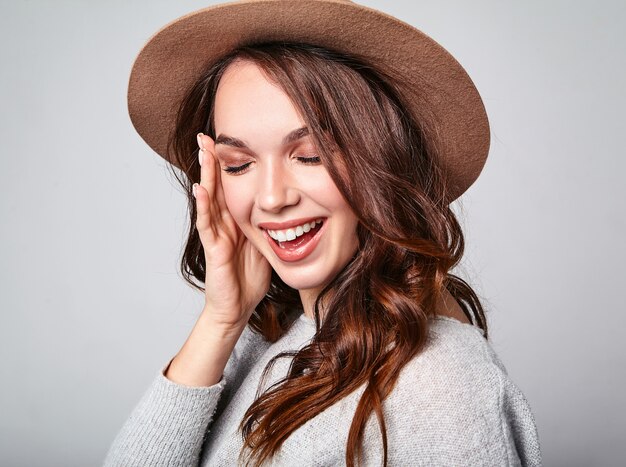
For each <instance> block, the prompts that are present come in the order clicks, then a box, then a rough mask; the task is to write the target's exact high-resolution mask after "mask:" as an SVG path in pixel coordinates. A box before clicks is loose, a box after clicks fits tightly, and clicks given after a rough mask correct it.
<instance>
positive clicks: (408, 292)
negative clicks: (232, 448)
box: [168, 42, 487, 466]
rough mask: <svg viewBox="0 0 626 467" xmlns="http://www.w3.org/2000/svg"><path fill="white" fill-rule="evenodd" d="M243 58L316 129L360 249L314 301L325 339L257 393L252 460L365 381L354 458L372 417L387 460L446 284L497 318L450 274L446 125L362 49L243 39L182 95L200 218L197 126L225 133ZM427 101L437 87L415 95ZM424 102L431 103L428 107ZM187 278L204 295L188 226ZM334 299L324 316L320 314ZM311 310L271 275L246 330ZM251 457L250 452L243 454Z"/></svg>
mask: <svg viewBox="0 0 626 467" xmlns="http://www.w3.org/2000/svg"><path fill="white" fill-rule="evenodd" d="M234 60H249V61H252V62H253V63H255V64H256V65H258V66H259V67H260V68H261V69H262V70H263V71H264V73H265V74H266V76H267V77H268V78H269V79H270V80H271V81H273V82H275V83H277V84H278V85H279V86H280V87H281V88H282V89H283V90H284V92H285V93H286V94H287V95H288V96H289V98H290V99H291V101H292V103H293V104H294V106H295V107H296V108H297V109H298V110H299V112H300V114H301V115H302V118H303V119H304V120H305V122H306V124H307V126H308V127H309V131H310V134H311V136H312V138H313V141H314V143H315V144H316V146H317V148H318V149H319V156H320V158H321V161H322V163H323V164H324V166H325V167H326V169H327V170H328V172H329V174H330V176H331V177H332V179H333V181H334V183H335V184H336V186H337V188H338V189H339V191H340V192H341V194H342V195H343V196H344V198H345V199H346V200H347V202H348V203H349V205H350V206H351V208H352V209H353V211H354V213H355V215H356V216H357V217H358V220H359V224H358V227H357V237H358V241H359V247H358V249H357V251H356V253H355V254H354V256H353V257H352V258H351V260H350V261H349V262H348V264H347V265H346V266H345V267H344V268H343V269H342V270H341V271H340V272H339V273H338V274H337V275H336V276H335V277H334V279H333V280H332V281H331V282H330V283H329V284H328V285H327V286H326V287H325V288H324V289H323V290H322V292H321V293H320V295H319V296H318V297H317V300H316V302H315V307H314V313H315V324H316V334H315V336H314V338H313V339H312V340H311V342H310V343H309V344H308V345H306V346H305V347H303V348H302V349H301V350H299V351H297V352H282V353H280V354H278V355H276V356H275V357H274V358H273V359H272V360H271V361H270V362H269V363H268V365H267V366H266V367H265V369H264V372H263V375H262V378H261V381H260V383H259V387H258V389H257V394H256V398H255V399H256V400H255V401H254V402H253V403H252V405H251V406H250V407H249V408H248V410H247V411H246V413H245V415H244V418H243V420H242V422H241V424H240V426H239V429H240V431H241V434H242V436H243V439H244V449H242V452H241V455H242V456H243V455H244V451H248V452H247V454H248V455H247V460H246V465H249V464H250V463H251V462H252V463H254V464H256V465H260V464H262V463H263V462H264V461H266V460H268V459H269V458H270V457H272V456H273V455H274V454H275V453H276V452H277V451H278V450H279V449H280V447H281V445H282V443H283V442H284V441H285V440H286V439H287V438H288V437H289V435H290V434H291V433H292V432H294V431H295V430H296V429H297V428H298V427H300V426H301V425H303V424H304V423H305V422H306V421H307V420H309V419H311V418H313V417H315V416H316V415H317V414H319V413H320V412H322V411H324V410H325V409H326V408H328V407H329V406H331V405H333V404H334V403H336V402H337V401H339V400H340V399H342V398H343V397H345V396H347V395H348V394H350V393H352V392H353V391H355V390H356V389H357V388H359V387H360V386H362V385H365V390H364V392H363V394H362V396H361V398H360V400H359V402H358V405H357V408H356V412H355V414H354V418H353V419H352V424H351V426H350V431H349V434H348V441H347V446H346V457H345V460H346V465H348V466H354V465H355V459H356V463H357V464H358V463H359V460H360V459H361V454H362V445H361V443H362V438H363V434H364V430H365V425H366V422H367V420H368V418H369V417H370V415H371V414H372V412H373V413H374V414H375V415H376V417H377V420H378V423H379V426H380V430H381V434H382V441H383V443H382V444H383V450H384V452H383V458H384V463H385V465H387V457H388V455H387V434H386V427H385V420H384V416H383V412H382V402H383V400H384V399H385V398H386V397H387V396H388V395H389V394H390V392H391V391H392V390H393V388H394V385H395V383H396V381H397V379H398V377H399V374H400V371H401V370H402V368H403V367H404V366H405V365H406V364H407V363H408V362H409V361H410V360H411V359H413V358H414V357H415V356H416V355H417V354H419V353H420V352H421V351H422V349H423V348H424V346H425V344H426V342H427V336H428V329H429V318H431V317H432V316H434V315H435V314H436V304H437V302H438V300H439V299H440V298H441V297H442V293H443V289H444V288H445V289H447V290H448V292H450V294H451V295H452V296H453V297H454V298H455V299H456V301H457V302H458V303H459V305H460V306H461V309H462V310H463V312H464V314H465V315H466V316H467V317H468V319H469V320H470V322H471V323H472V324H473V325H475V326H478V327H480V328H481V329H483V331H484V333H485V338H487V322H486V319H485V315H484V312H483V307H482V305H481V302H480V300H479V298H478V296H477V295H476V293H475V292H474V291H473V290H472V288H471V287H470V286H469V285H468V284H467V283H466V282H465V281H464V280H463V279H461V278H459V277H457V276H455V275H454V274H452V273H451V272H450V270H451V269H452V268H453V267H455V266H456V265H457V264H458V263H459V261H460V259H461V257H462V255H463V251H464V237H463V233H462V230H461V227H460V225H459V223H458V221H457V218H456V216H455V214H454V213H453V212H452V210H451V208H450V206H449V204H450V203H449V196H448V184H447V182H446V178H445V174H444V172H443V170H442V167H441V166H440V164H439V163H438V145H439V142H438V139H437V119H436V116H434V115H430V114H428V113H427V112H425V111H420V112H421V113H419V114H415V113H411V112H409V111H408V110H407V109H408V107H407V106H406V105H405V104H404V102H405V99H406V97H405V95H403V92H411V91H406V90H401V89H402V88H401V87H400V86H399V85H398V83H396V82H395V80H394V78H393V76H392V75H393V73H385V72H383V71H382V70H379V69H377V68H376V67H375V66H374V65H373V64H372V63H368V62H367V61H366V60H365V59H363V58H362V57H359V56H357V55H354V54H351V55H348V54H345V53H339V52H337V51H333V50H329V49H327V48H322V47H319V46H313V45H308V44H301V43H285V42H280V43H279V42H272V43H259V44H252V45H246V46H242V47H240V48H238V49H236V50H234V51H233V52H231V53H230V54H228V55H226V56H224V57H223V58H222V59H221V60H219V61H218V62H216V63H214V64H212V65H211V66H209V67H207V68H206V70H205V71H204V73H203V74H202V76H201V77H200V78H199V79H198V80H197V82H196V83H195V84H194V85H193V86H191V87H190V88H189V90H188V91H187V93H186V95H185V98H184V100H183V101H182V103H181V105H180V108H179V111H178V117H177V123H176V127H175V129H174V131H173V133H172V135H171V137H170V140H169V146H168V148H169V149H168V150H169V157H171V158H172V160H173V161H174V163H175V164H176V166H177V167H178V168H180V169H181V171H182V176H181V177H180V178H179V177H178V175H177V174H176V172H174V175H175V176H176V178H177V179H178V181H179V183H180V184H181V186H182V187H183V189H184V190H185V192H186V194H187V198H188V207H189V215H190V221H191V220H194V219H195V218H196V208H195V206H196V205H195V199H194V198H193V195H192V192H191V187H192V184H193V183H195V182H199V181H200V168H199V165H198V162H197V160H198V158H197V150H198V149H197V144H196V134H197V133H198V132H200V131H202V132H204V133H205V134H208V135H210V136H211V137H212V138H215V129H214V125H213V104H214V99H215V94H216V90H217V86H218V83H219V81H220V78H221V77H222V75H223V72H224V70H225V69H226V68H227V67H228V65H229V64H231V63H232V62H233V61H234ZM414 92H415V97H417V98H418V99H420V101H421V102H424V103H425V104H427V100H428V96H429V93H428V89H426V88H424V89H422V90H421V91H420V90H419V89H418V90H415V91H414ZM421 107H423V108H424V109H428V108H429V106H428V105H423V106H421ZM181 272H182V274H183V277H184V279H185V280H186V281H187V282H188V283H189V284H191V285H192V286H193V287H195V288H197V289H200V290H204V289H203V288H202V287H201V286H200V285H198V284H196V282H195V281H199V282H200V283H204V280H205V263H204V251H203V248H202V244H201V242H200V238H199V235H198V231H197V230H196V227H195V223H194V222H190V226H189V234H188V238H187V243H186V245H185V248H184V253H183V256H182V261H181ZM322 303H323V304H324V306H323V310H324V316H323V320H322V319H321V317H320V308H321V304H322ZM300 312H302V305H301V303H300V298H299V295H298V291H297V290H295V289H292V288H291V287H289V286H288V285H286V284H285V283H284V282H283V281H282V280H281V279H280V277H278V275H277V274H276V273H275V272H272V278H271V283H270V288H269V291H268V293H267V294H266V296H265V297H264V298H263V300H262V301H261V302H260V303H259V305H258V306H257V307H256V310H255V311H254V312H253V314H252V316H251V318H250V321H249V326H250V327H251V328H252V329H253V330H254V331H256V332H259V333H261V334H262V335H263V336H264V337H265V339H267V340H268V341H270V342H275V341H276V340H278V339H279V338H280V337H281V336H282V335H283V334H284V333H285V332H286V331H287V330H288V329H289V327H290V326H291V324H292V323H293V321H294V319H295V317H297V315H298V314H299V313H300ZM280 358H291V359H292V360H291V364H290V367H289V370H288V374H287V376H286V377H284V378H282V379H281V380H280V381H278V382H276V383H275V384H273V385H272V386H271V387H269V388H267V389H266V390H265V391H261V389H262V387H263V385H264V384H263V383H264V381H265V379H266V378H267V375H268V373H269V372H270V371H271V368H272V367H273V365H274V363H275V362H276V361H277V360H278V359H280ZM240 460H241V458H240Z"/></svg>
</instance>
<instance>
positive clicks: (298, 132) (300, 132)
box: [215, 126, 309, 149]
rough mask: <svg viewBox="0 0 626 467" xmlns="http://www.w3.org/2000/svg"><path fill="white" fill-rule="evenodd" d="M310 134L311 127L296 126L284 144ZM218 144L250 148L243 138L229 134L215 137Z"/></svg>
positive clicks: (285, 138) (284, 140)
mask: <svg viewBox="0 0 626 467" xmlns="http://www.w3.org/2000/svg"><path fill="white" fill-rule="evenodd" d="M308 134H309V128H308V127H306V126H303V127H302V128H296V129H295V130H293V131H291V132H289V133H288V134H287V135H286V136H285V137H284V138H283V146H285V145H287V144H289V143H293V142H294V141H297V140H299V139H300V138H304V137H305V136H307V135H308ZM218 144H224V145H226V146H232V147H234V148H243V149H250V148H249V147H248V145H247V144H246V143H245V142H243V141H242V140H240V139H239V138H235V137H233V136H228V135H225V134H223V133H222V134H220V135H219V136H218V137H217V138H215V145H216V146H217V145H218Z"/></svg>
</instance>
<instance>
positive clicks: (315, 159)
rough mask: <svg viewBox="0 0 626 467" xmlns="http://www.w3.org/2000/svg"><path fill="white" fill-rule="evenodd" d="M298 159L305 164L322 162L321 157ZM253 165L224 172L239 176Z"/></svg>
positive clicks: (241, 166) (229, 168)
mask: <svg viewBox="0 0 626 467" xmlns="http://www.w3.org/2000/svg"><path fill="white" fill-rule="evenodd" d="M296 159H298V160H299V161H300V162H302V163H303V164H317V163H318V162H320V158H319V156H314V157H296ZM251 163H252V162H248V163H247V164H243V165H239V166H237V167H232V166H230V167H225V168H224V172H227V173H229V174H238V173H241V172H243V171H244V170H246V169H247V168H248V166H249V165H250V164H251Z"/></svg>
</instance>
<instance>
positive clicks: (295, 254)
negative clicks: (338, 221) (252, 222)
mask: <svg viewBox="0 0 626 467" xmlns="http://www.w3.org/2000/svg"><path fill="white" fill-rule="evenodd" d="M325 221H326V218H324V219H317V220H316V221H312V224H309V225H308V226H307V225H301V226H298V227H297V228H295V229H287V230H282V231H271V233H270V232H269V231H268V230H264V232H263V235H264V236H265V237H267V241H268V242H269V244H270V247H271V248H272V250H273V251H274V253H275V254H276V256H278V258H280V259H281V260H282V261H286V262H294V261H300V260H303V259H304V258H306V257H307V256H309V255H310V254H311V253H312V252H313V251H314V250H315V249H316V247H317V244H318V243H319V242H320V239H321V238H322V236H323V235H324V231H325V230H326V228H327V227H328V226H327V225H326V224H327V222H325ZM304 229H307V230H306V231H305V230H304ZM294 236H295V238H293V237H294ZM287 238H290V240H287Z"/></svg>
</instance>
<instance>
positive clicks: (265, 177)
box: [256, 158, 300, 213]
mask: <svg viewBox="0 0 626 467" xmlns="http://www.w3.org/2000/svg"><path fill="white" fill-rule="evenodd" d="M269 159H270V158H268V160H269ZM299 200H300V195H299V192H298V189H297V186H296V183H295V180H294V178H293V176H292V174H290V173H289V170H288V169H286V168H285V167H283V164H282V161H280V160H269V161H268V162H266V163H265V164H263V166H262V167H261V168H260V169H259V180H258V187H257V196H256V202H257V206H258V207H259V208H260V209H261V210H263V211H266V212H271V213H278V212H280V211H281V210H282V209H283V208H285V207H286V206H293V205H295V204H297V203H298V201H299Z"/></svg>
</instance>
